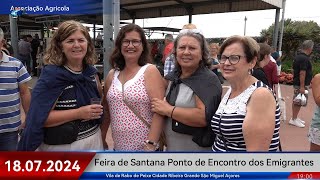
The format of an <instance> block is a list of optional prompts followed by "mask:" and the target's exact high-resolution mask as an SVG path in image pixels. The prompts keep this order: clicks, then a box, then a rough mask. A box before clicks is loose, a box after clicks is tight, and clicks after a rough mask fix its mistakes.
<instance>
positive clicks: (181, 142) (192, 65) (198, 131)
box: [152, 29, 222, 151]
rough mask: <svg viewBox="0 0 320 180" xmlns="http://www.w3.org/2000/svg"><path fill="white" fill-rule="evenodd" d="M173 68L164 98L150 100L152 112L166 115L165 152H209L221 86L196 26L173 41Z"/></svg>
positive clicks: (167, 77) (186, 30)
mask: <svg viewBox="0 0 320 180" xmlns="http://www.w3.org/2000/svg"><path fill="white" fill-rule="evenodd" d="M173 55H174V57H175V59H176V64H175V69H174V71H172V72H170V73H169V74H168V75H167V76H166V77H165V79H166V80H168V81H169V85H168V88H167V92H166V100H163V99H162V98H154V99H152V111H153V112H155V113H158V114H161V115H163V116H166V120H165V122H166V125H165V133H166V137H167V145H168V146H167V150H168V151H209V150H210V146H211V145H212V143H213V140H214V134H213V132H212V130H211V128H210V120H211V118H212V115H213V114H214V112H215V111H216V109H217V107H218V104H219V103H220V99H221V94H222V87H221V84H220V81H219V79H218V77H217V76H216V75H215V74H214V73H213V72H212V71H211V70H210V69H209V67H210V66H211V63H212V62H211V59H210V57H209V49H208V45H207V42H206V40H205V38H204V36H203V35H202V34H201V33H200V31H199V29H183V30H181V31H180V33H179V35H178V37H177V38H176V39H175V41H174V48H173Z"/></svg>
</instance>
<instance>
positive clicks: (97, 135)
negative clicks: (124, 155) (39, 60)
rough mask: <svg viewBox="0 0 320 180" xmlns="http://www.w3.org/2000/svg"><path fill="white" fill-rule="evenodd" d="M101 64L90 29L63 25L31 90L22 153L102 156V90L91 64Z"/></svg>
mask: <svg viewBox="0 0 320 180" xmlns="http://www.w3.org/2000/svg"><path fill="white" fill-rule="evenodd" d="M96 61H97V57H96V55H95V51H94V46H93V43H92V41H91V39H90V35H89V33H88V31H87V28H86V27H84V26H83V25H82V24H81V23H79V22H77V21H65V22H63V23H61V24H60V25H59V27H58V30H57V31H56V32H55V34H54V35H53V38H52V40H51V41H50V46H49V48H48V49H47V52H46V55H45V57H44V62H45V64H46V66H45V67H44V68H43V70H42V73H41V76H40V78H39V80H38V81H37V84H36V86H35V88H34V89H33V90H32V99H31V105H30V110H29V112H28V114H27V117H26V122H27V124H26V128H25V131H24V132H23V135H22V138H21V141H20V143H19V147H18V150H26V151H34V150H36V149H38V150H39V151H79V150H103V145H104V144H103V140H102V135H101V130H100V124H101V115H102V111H103V110H102V106H101V105H100V104H92V103H91V98H101V94H102V88H101V85H100V82H99V78H98V76H97V70H96V68H94V67H93V64H94V63H95V62H96Z"/></svg>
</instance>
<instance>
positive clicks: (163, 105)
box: [151, 98, 173, 117]
mask: <svg viewBox="0 0 320 180" xmlns="http://www.w3.org/2000/svg"><path fill="white" fill-rule="evenodd" d="M172 108H173V106H171V105H170V104H169V103H168V102H167V101H166V100H160V99H158V98H153V99H152V100H151V111H152V112H155V113H158V114H160V115H163V116H168V117H170V115H171V111H172Z"/></svg>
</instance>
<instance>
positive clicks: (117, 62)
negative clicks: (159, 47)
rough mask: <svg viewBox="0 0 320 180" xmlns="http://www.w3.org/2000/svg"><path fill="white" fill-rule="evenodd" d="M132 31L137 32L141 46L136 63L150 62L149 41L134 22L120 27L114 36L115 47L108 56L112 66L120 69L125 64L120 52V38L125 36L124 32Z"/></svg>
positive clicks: (140, 64) (141, 64)
mask: <svg viewBox="0 0 320 180" xmlns="http://www.w3.org/2000/svg"><path fill="white" fill-rule="evenodd" d="M132 31H135V32H137V33H139V35H140V38H141V43H142V46H143V51H142V54H141V56H140V58H139V60H138V65H139V66H143V65H145V64H147V63H150V62H151V54H150V48H149V43H148V42H147V38H146V36H145V34H144V31H143V29H142V28H141V27H140V26H138V25H136V24H128V25H125V26H123V27H122V28H121V30H120V31H119V33H118V36H117V38H116V42H115V47H114V50H113V51H112V53H111V56H110V65H111V67H112V68H115V69H118V70H120V71H121V70H123V69H124V67H125V66H126V61H125V59H124V57H123V55H122V53H121V46H122V40H123V39H124V38H125V36H126V33H128V32H132Z"/></svg>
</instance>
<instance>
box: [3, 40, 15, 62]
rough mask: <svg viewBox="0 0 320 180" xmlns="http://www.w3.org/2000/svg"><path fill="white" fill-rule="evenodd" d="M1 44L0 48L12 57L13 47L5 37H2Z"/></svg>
mask: <svg viewBox="0 0 320 180" xmlns="http://www.w3.org/2000/svg"><path fill="white" fill-rule="evenodd" d="M2 41H3V42H2V43H3V45H2V48H1V49H2V50H3V51H4V53H6V54H7V55H8V56H12V57H13V47H12V46H11V45H10V44H9V43H8V41H7V38H5V37H3V40H2Z"/></svg>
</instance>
